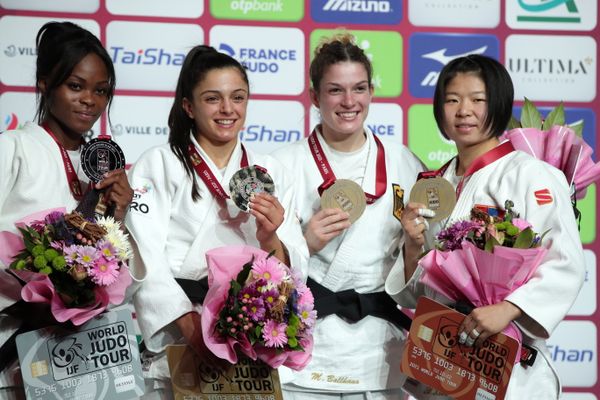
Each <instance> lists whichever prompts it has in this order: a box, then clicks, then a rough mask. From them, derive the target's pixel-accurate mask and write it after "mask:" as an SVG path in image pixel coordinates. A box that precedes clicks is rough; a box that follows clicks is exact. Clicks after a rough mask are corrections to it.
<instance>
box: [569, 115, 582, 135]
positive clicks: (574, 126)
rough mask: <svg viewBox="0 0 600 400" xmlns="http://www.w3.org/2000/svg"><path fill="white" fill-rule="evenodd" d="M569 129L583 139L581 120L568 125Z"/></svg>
mask: <svg viewBox="0 0 600 400" xmlns="http://www.w3.org/2000/svg"><path fill="white" fill-rule="evenodd" d="M569 128H571V129H572V130H573V132H575V134H576V135H577V136H579V137H583V119H580V120H579V121H577V122H574V123H572V124H571V125H569Z"/></svg>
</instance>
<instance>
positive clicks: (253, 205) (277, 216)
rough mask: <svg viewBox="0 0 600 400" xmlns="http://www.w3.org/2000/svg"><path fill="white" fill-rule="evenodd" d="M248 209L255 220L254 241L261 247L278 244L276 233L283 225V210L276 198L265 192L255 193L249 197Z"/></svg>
mask: <svg viewBox="0 0 600 400" xmlns="http://www.w3.org/2000/svg"><path fill="white" fill-rule="evenodd" d="M249 209H250V214H252V215H253V216H254V217H255V218H256V240H258V242H259V243H261V245H262V244H263V243H264V244H265V245H269V244H271V243H273V242H274V241H276V242H279V239H278V238H277V233H276V231H277V228H279V226H280V225H281V224H282V223H283V215H284V213H285V210H284V209H283V206H282V205H281V203H280V202H279V200H277V197H275V196H272V195H270V194H268V193H266V192H262V193H255V194H253V195H252V196H251V197H250V206H249Z"/></svg>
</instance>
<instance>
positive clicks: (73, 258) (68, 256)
mask: <svg viewBox="0 0 600 400" xmlns="http://www.w3.org/2000/svg"><path fill="white" fill-rule="evenodd" d="M80 247H81V246H77V245H75V244H72V245H70V246H65V247H63V254H64V256H65V261H66V262H67V264H69V265H73V264H75V263H76V262H77V259H78V258H79V252H78V250H79V248H80Z"/></svg>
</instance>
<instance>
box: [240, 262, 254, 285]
mask: <svg viewBox="0 0 600 400" xmlns="http://www.w3.org/2000/svg"><path fill="white" fill-rule="evenodd" d="M253 262H254V256H252V260H250V261H249V262H247V263H246V264H244V266H243V267H242V270H241V271H240V273H239V274H238V276H237V279H236V280H237V282H238V283H239V284H240V286H244V283H246V280H247V279H248V275H250V270H251V269H252V263H253Z"/></svg>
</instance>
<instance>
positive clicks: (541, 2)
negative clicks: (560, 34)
mask: <svg viewBox="0 0 600 400" xmlns="http://www.w3.org/2000/svg"><path fill="white" fill-rule="evenodd" d="M518 3H519V7H521V9H522V10H523V11H526V12H528V13H544V12H547V11H551V10H556V9H558V10H560V11H561V13H564V14H566V15H561V16H544V15H518V16H517V21H528V22H531V21H536V22H560V23H579V22H581V17H580V16H579V9H578V8H577V5H576V4H575V0H550V1H547V0H537V1H531V0H518Z"/></svg>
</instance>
